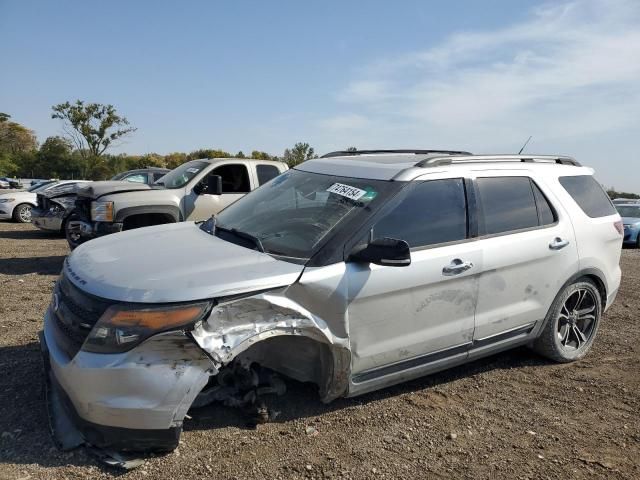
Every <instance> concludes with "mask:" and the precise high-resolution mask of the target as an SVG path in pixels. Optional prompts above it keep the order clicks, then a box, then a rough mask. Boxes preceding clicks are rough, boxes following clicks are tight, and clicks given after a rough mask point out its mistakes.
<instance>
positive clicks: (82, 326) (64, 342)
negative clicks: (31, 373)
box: [55, 273, 117, 357]
mask: <svg viewBox="0 0 640 480" xmlns="http://www.w3.org/2000/svg"><path fill="white" fill-rule="evenodd" d="M55 294H56V295H57V296H58V308H57V310H56V312H55V325H56V328H57V331H58V335H57V337H58V342H59V344H60V347H62V348H63V349H64V350H65V351H66V352H67V354H68V355H69V356H70V357H74V356H75V355H76V353H78V351H79V350H80V347H82V344H83V343H84V341H85V340H86V338H87V336H88V335H89V332H91V329H92V328H93V326H94V325H95V324H96V322H97V321H98V319H100V317H101V316H102V314H103V313H104V312H105V311H106V310H107V308H109V306H111V305H113V304H115V303H117V302H113V301H109V300H105V299H101V298H98V297H94V296H93V295H90V294H88V293H85V292H83V291H82V290H80V289H79V288H77V287H75V286H74V285H73V284H72V283H71V282H70V281H69V280H68V279H67V278H66V277H65V275H64V273H63V274H62V275H61V276H60V279H59V280H58V282H57V284H56V287H55Z"/></svg>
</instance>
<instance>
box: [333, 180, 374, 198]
mask: <svg viewBox="0 0 640 480" xmlns="http://www.w3.org/2000/svg"><path fill="white" fill-rule="evenodd" d="M327 192H329V193H335V194H336V195H340V196H341V197H346V198H348V199H350V200H359V199H360V198H361V197H363V196H364V195H366V194H367V191H366V190H360V189H359V188H356V187H352V186H350V185H345V184H343V183H334V184H333V185H331V186H330V187H329V188H327Z"/></svg>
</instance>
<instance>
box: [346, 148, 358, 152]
mask: <svg viewBox="0 0 640 480" xmlns="http://www.w3.org/2000/svg"><path fill="white" fill-rule="evenodd" d="M345 151H346V152H357V151H358V149H357V148H356V147H347V149H346V150H345Z"/></svg>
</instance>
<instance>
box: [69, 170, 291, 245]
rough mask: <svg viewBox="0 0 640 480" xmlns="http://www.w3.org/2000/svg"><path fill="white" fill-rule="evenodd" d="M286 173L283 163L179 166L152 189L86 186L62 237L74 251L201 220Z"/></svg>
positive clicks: (127, 184)
mask: <svg viewBox="0 0 640 480" xmlns="http://www.w3.org/2000/svg"><path fill="white" fill-rule="evenodd" d="M287 169H288V167H287V165H286V164H285V163H282V162H274V161H267V160H251V159H239V158H213V159H201V160H192V161H190V162H187V163H184V164H182V165H180V166H179V167H177V168H175V169H174V170H171V171H170V172H169V173H167V174H166V175H165V176H164V177H162V178H161V179H160V180H158V181H157V182H156V183H154V184H152V185H145V184H135V183H130V182H93V183H89V184H86V185H83V186H80V187H78V188H77V199H76V207H75V211H74V212H73V214H72V215H71V216H70V217H69V220H68V221H67V222H66V226H65V235H66V237H67V241H68V243H69V246H70V247H71V248H72V249H73V248H75V247H77V246H78V245H80V244H81V243H84V242H85V241H87V240H90V239H91V238H95V237H99V236H103V235H108V234H110V233H115V232H120V231H122V230H130V229H133V228H138V227H146V226H150V225H159V224H163V223H174V222H181V221H185V220H205V219H207V218H209V217H211V215H214V214H217V213H218V212H219V211H221V210H222V209H223V208H225V207H227V206H228V205H230V204H232V203H233V202H235V201H236V200H238V199H239V198H241V197H242V196H244V195H245V194H247V193H249V192H250V191H252V190H254V189H256V188H258V187H259V186H260V185H263V184H264V183H266V182H268V181H269V180H271V179H272V178H274V177H277V176H278V175H280V174H281V173H282V172H284V171H285V170H287Z"/></svg>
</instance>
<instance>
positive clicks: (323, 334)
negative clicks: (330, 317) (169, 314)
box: [191, 290, 350, 402]
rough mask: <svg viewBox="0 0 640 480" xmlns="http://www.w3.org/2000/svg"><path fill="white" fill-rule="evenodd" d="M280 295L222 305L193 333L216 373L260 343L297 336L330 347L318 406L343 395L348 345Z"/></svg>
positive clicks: (347, 370) (316, 318) (276, 293)
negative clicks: (327, 373) (329, 365)
mask: <svg viewBox="0 0 640 480" xmlns="http://www.w3.org/2000/svg"><path fill="white" fill-rule="evenodd" d="M283 293H284V290H281V291H276V292H273V291H272V292H266V293H260V294H257V295H254V296H251V297H246V298H241V299H235V300H229V301H226V302H225V301H223V302H221V303H219V304H218V305H216V306H215V307H214V308H213V310H212V312H211V315H210V316H209V318H208V319H207V320H206V321H204V322H202V323H200V324H198V325H197V326H196V327H195V328H194V330H193V331H192V332H191V335H192V337H193V339H194V340H195V341H196V343H197V344H198V345H200V347H201V348H202V349H203V350H204V351H205V352H206V353H207V354H208V355H209V356H210V357H211V359H212V361H213V363H214V365H216V367H217V368H218V369H220V368H222V367H223V366H224V365H227V364H229V363H230V362H231V361H233V360H234V359H235V358H236V357H238V355H240V354H241V353H243V352H245V351H246V350H248V349H249V348H251V347H252V346H254V345H256V344H258V343H259V342H262V341H265V340H268V339H269V338H274V337H278V336H300V337H306V338H309V339H311V340H314V341H316V342H319V343H322V344H325V345H327V346H328V348H329V350H330V352H331V354H332V357H333V358H332V360H333V365H332V368H331V374H330V378H327V379H325V380H326V382H325V384H324V385H319V387H320V393H321V397H322V400H323V401H325V402H328V401H331V400H334V399H335V398H337V397H339V396H341V395H343V394H344V393H345V391H346V389H347V385H348V372H349V365H350V351H349V346H348V339H345V338H340V337H337V336H336V335H334V334H333V332H332V331H331V330H330V329H329V327H328V326H327V324H326V323H325V322H324V321H323V320H322V319H321V318H319V317H317V316H315V315H313V314H312V313H311V312H309V311H308V310H306V309H305V308H303V307H302V306H300V305H299V304H297V303H296V302H295V301H293V300H291V299H289V298H287V297H286V296H284V294H283Z"/></svg>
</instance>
